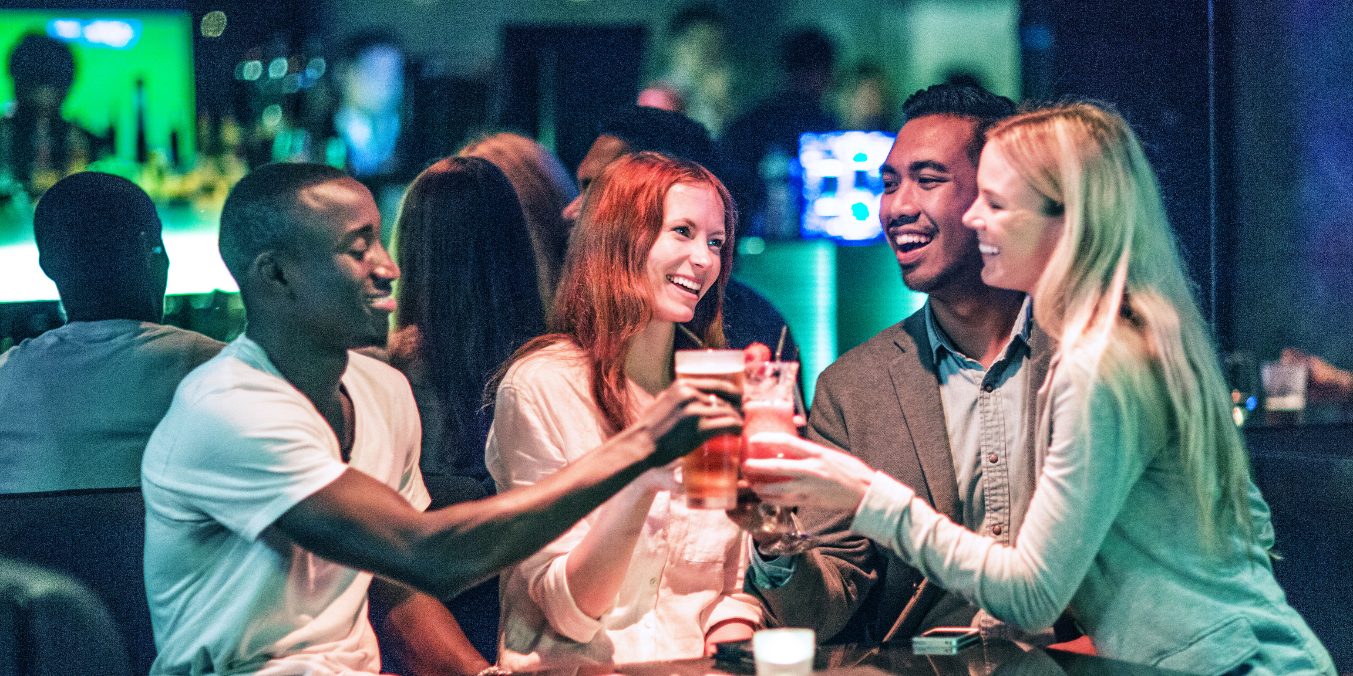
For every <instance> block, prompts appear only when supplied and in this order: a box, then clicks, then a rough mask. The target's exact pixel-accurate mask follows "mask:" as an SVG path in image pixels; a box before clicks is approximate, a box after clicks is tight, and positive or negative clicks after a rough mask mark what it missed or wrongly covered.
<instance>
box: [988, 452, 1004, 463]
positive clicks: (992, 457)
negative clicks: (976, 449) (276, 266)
mask: <svg viewBox="0 0 1353 676" xmlns="http://www.w3.org/2000/svg"><path fill="white" fill-rule="evenodd" d="M987 461H989V462H990V463H991V464H993V465H994V464H996V463H998V462H1000V461H1001V456H999V455H996V454H995V453H992V454H991V455H988V456H987Z"/></svg>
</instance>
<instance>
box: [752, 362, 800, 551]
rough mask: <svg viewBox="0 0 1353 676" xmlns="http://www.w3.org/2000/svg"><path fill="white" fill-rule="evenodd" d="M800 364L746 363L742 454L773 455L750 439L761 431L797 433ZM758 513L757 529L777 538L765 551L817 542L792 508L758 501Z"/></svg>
mask: <svg viewBox="0 0 1353 676" xmlns="http://www.w3.org/2000/svg"><path fill="white" fill-rule="evenodd" d="M798 374H799V364H798V362H792V361H788V362H787V361H768V362H762V363H760V364H757V365H756V366H753V367H748V369H747V375H746V378H747V380H746V383H745V384H744V385H743V386H742V417H743V426H742V440H743V442H742V445H743V456H744V457H745V458H773V457H775V455H774V454H773V453H772V452H770V451H768V450H765V449H762V448H761V447H760V444H755V443H752V442H751V441H750V440H751V438H752V436H753V435H755V434H757V433H760V432H783V433H785V434H793V435H797V434H798V433H799V430H798V426H797V425H795V424H794V414H795V413H796V412H799V411H796V410H795V406H794V405H795V402H796V401H797V400H798V398H797V397H796V396H795V395H797V394H798ZM756 509H757V512H758V513H759V515H760V517H761V525H760V527H759V530H760V531H761V532H762V533H766V534H768V535H775V536H777V539H776V540H775V541H774V542H772V543H770V544H769V545H767V546H764V547H763V548H762V549H763V551H765V552H766V553H768V554H776V555H779V556H787V555H792V554H799V553H801V552H804V551H807V550H808V549H811V548H812V547H813V546H814V545H816V540H815V539H814V538H813V537H812V536H810V535H807V534H805V533H802V532H800V531H799V527H798V524H797V523H795V519H794V510H793V509H792V508H789V507H776V506H773V505H767V504H764V503H758V504H757V506H756Z"/></svg>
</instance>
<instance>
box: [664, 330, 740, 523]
mask: <svg viewBox="0 0 1353 676" xmlns="http://www.w3.org/2000/svg"><path fill="white" fill-rule="evenodd" d="M742 362H743V359H742V350H677V351H676V374H677V377H679V378H680V377H698V378H718V379H720V380H726V381H728V382H729V383H732V384H733V385H734V386H736V387H739V388H741V387H742V386H743V365H742ZM741 457H742V440H741V439H740V438H739V437H738V435H736V434H721V435H719V436H717V437H714V438H712V439H710V440H709V441H706V442H705V443H703V444H701V445H700V447H699V448H697V449H695V450H694V451H691V452H690V453H689V454H687V455H686V457H685V458H684V459H683V460H682V464H681V483H682V487H683V489H684V491H685V493H686V506H687V507H690V508H691V509H732V508H733V507H736V506H737V504H738V466H739V464H740V462H741Z"/></svg>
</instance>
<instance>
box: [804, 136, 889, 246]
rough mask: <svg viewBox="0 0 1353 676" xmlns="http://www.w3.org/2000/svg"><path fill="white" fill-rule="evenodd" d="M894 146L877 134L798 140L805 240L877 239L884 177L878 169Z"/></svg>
mask: <svg viewBox="0 0 1353 676" xmlns="http://www.w3.org/2000/svg"><path fill="white" fill-rule="evenodd" d="M892 145H893V137H892V136H891V135H889V134H885V133H883V132H877V131H837V132H830V133H826V134H804V135H803V136H800V137H799V164H800V165H802V166H803V204H804V207H803V221H802V226H801V228H802V229H801V233H802V235H803V237H805V238H816V237H825V238H829V239H833V240H836V241H838V242H841V243H846V244H871V243H873V242H877V241H879V240H880V238H881V237H882V236H883V228H882V226H880V224H879V201H880V198H881V196H882V195H883V179H882V177H881V176H880V174H879V167H881V166H883V161H884V159H886V158H887V157H888V150H889V149H890V148H892Z"/></svg>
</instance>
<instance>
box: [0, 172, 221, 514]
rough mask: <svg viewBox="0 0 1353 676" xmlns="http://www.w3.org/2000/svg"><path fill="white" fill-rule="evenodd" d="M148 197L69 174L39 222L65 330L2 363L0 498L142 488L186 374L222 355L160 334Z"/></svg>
mask: <svg viewBox="0 0 1353 676" xmlns="http://www.w3.org/2000/svg"><path fill="white" fill-rule="evenodd" d="M160 229H161V226H160V217H159V214H157V213H156V211H155V204H154V203H152V202H151V201H150V197H149V196H148V195H146V192H145V191H144V190H142V189H141V188H139V187H137V186H136V184H135V183H132V182H131V181H128V180H127V179H125V178H121V177H118V176H113V175H111V174H101V173H97V172H81V173H77V174H72V175H71V176H68V177H66V178H64V179H62V180H61V181H59V182H57V183H56V185H54V186H52V188H51V189H50V190H48V191H47V193H46V194H45V195H43V197H42V199H41V200H39V201H38V205H37V209H36V210H35V212H34V217H33V233H34V238H35V239H36V241H37V246H38V263H39V265H41V266H42V271H43V272H44V273H46V274H47V276H48V277H51V278H52V281H53V282H56V288H57V292H58V293H59V294H60V295H61V303H62V306H63V307H64V308H65V312H66V320H67V321H66V324H65V325H64V326H61V327H59V328H55V329H52V330H50V331H47V332H46V333H43V334H42V335H39V336H37V337H36V338H30V339H28V340H25V341H23V342H22V343H20V344H18V345H16V346H14V347H12V348H10V349H9V350H7V351H6V352H4V353H3V354H0V411H4V414H3V415H0V493H25V492H31V491H62V490H76V489H91V488H129V487H135V486H139V485H141V454H142V453H143V452H144V451H145V448H146V441H147V440H148V439H149V438H150V434H151V432H152V431H153V430H154V429H155V425H156V424H158V423H159V422H160V419H161V418H163V417H164V414H165V411H167V410H169V402H170V400H171V399H172V398H173V396H174V389H175V388H176V387H178V384H179V381H180V380H182V379H183V377H184V376H185V375H187V374H188V372H189V371H192V370H193V369H194V368H196V367H197V366H198V365H199V364H201V363H203V362H205V361H207V360H208V359H210V358H212V357H213V356H215V355H216V353H217V352H220V351H221V348H222V347H224V345H223V344H222V343H220V342H219V341H215V340H212V339H211V338H208V337H206V336H204V335H201V334H198V333H194V332H192V331H184V330H183V329H179V328H176V327H173V326H165V325H163V324H161V323H160V322H161V320H162V319H163V317H164V291H165V287H166V285H167V283H168V279H169V256H168V255H167V254H166V253H165V250H164V241H163V240H162V239H161V238H160Z"/></svg>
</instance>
